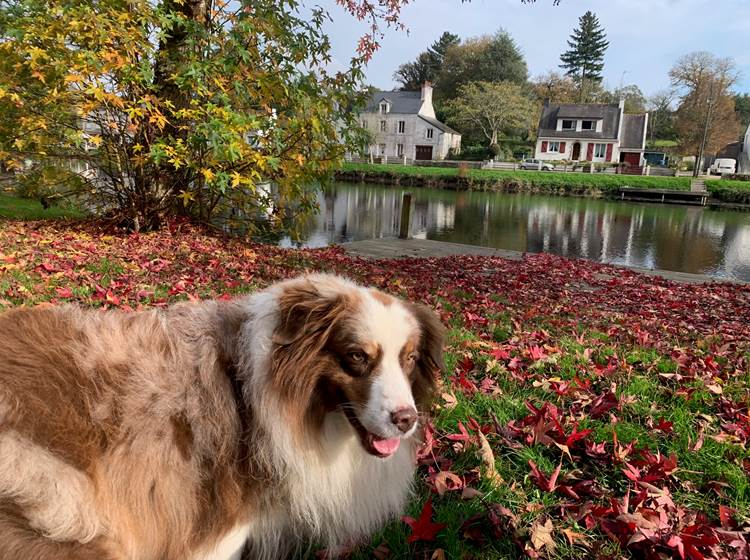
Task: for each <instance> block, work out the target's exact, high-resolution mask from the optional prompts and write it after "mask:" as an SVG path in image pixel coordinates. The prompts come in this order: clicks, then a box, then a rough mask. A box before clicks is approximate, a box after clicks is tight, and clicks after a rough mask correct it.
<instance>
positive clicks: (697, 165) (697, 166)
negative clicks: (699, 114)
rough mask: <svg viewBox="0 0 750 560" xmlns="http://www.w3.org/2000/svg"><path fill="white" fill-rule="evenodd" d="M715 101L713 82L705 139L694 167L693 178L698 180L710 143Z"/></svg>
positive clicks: (710, 91) (707, 112)
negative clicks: (709, 134)
mask: <svg viewBox="0 0 750 560" xmlns="http://www.w3.org/2000/svg"><path fill="white" fill-rule="evenodd" d="M713 99H714V84H713V82H711V88H710V89H709V90H708V101H707V103H708V108H707V109H706V125H705V127H704V129H703V139H702V140H701V146H700V149H699V150H698V160H697V161H696V162H695V166H694V167H693V177H694V178H697V177H698V175H699V174H700V170H701V169H702V167H703V164H702V162H703V154H704V152H705V151H706V142H707V141H708V129H709V127H710V126H711V113H712V112H713V108H714V107H713V106H714V104H713Z"/></svg>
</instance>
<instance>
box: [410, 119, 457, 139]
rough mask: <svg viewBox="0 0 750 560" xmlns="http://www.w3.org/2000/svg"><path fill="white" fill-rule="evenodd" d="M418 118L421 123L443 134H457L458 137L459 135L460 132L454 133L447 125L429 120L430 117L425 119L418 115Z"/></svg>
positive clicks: (435, 120)
mask: <svg viewBox="0 0 750 560" xmlns="http://www.w3.org/2000/svg"><path fill="white" fill-rule="evenodd" d="M419 118H420V119H422V120H423V121H425V122H427V123H429V124H431V125H432V126H434V127H435V128H437V129H439V130H442V131H443V132H447V133H448V134H459V135H460V134H461V133H460V132H456V131H455V130H453V129H452V128H451V127H449V126H448V125H447V124H443V123H441V122H440V121H439V120H437V119H431V118H430V117H425V116H424V115H419Z"/></svg>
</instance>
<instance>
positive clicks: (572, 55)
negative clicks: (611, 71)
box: [560, 11, 609, 91]
mask: <svg viewBox="0 0 750 560" xmlns="http://www.w3.org/2000/svg"><path fill="white" fill-rule="evenodd" d="M578 22H579V23H578V28H576V29H575V30H574V31H573V34H572V35H571V36H570V40H569V41H568V46H569V47H570V48H569V49H568V50H567V51H565V52H564V53H563V54H562V55H561V56H560V61H561V62H562V64H560V68H563V69H565V71H566V74H567V75H568V76H570V77H571V78H573V79H574V80H575V81H576V82H577V83H578V86H579V89H580V91H584V90H585V89H586V86H587V84H588V83H592V82H593V84H599V83H601V81H602V70H603V69H604V53H605V52H606V51H607V47H609V41H607V35H606V33H605V32H604V29H603V28H602V27H601V25H600V24H599V19H598V18H597V17H596V14H594V13H593V12H591V11H588V12H586V13H585V14H584V15H583V16H582V17H581V18H579V20H578Z"/></svg>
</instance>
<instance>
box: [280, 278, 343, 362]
mask: <svg viewBox="0 0 750 560" xmlns="http://www.w3.org/2000/svg"><path fill="white" fill-rule="evenodd" d="M347 301H348V300H347V298H346V295H345V294H343V293H336V292H333V293H331V292H328V293H326V294H324V293H322V291H321V290H320V287H319V286H318V285H317V284H316V283H315V282H313V281H312V280H309V279H307V278H303V279H300V280H299V281H297V282H293V283H291V284H289V285H288V286H285V287H284V288H283V290H282V292H281V294H280V296H279V300H278V302H279V324H278V325H277V327H276V330H275V331H274V333H273V342H274V344H275V345H276V346H289V345H291V344H294V343H299V342H303V341H304V342H307V343H311V342H313V341H315V342H318V343H321V348H322V344H325V341H326V340H327V338H328V335H329V334H330V332H331V330H332V329H333V327H334V326H335V324H336V323H337V322H338V321H339V320H340V319H341V318H342V316H343V315H342V312H343V311H344V309H345V307H346V304H347Z"/></svg>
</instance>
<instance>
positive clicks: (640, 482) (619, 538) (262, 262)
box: [0, 199, 750, 560]
mask: <svg viewBox="0 0 750 560" xmlns="http://www.w3.org/2000/svg"><path fill="white" fill-rule="evenodd" d="M0 200H4V199H0ZM37 211H39V209H38V208H37ZM217 263H220V266H217ZM305 271H307V272H309V271H319V272H333V273H338V274H345V275H346V276H348V277H350V278H352V279H354V280H358V281H360V282H362V283H363V284H366V285H371V286H375V287H378V288H380V289H383V290H385V291H388V292H390V293H392V294H394V295H396V296H401V297H405V298H407V299H409V300H413V301H421V302H423V303H425V304H427V305H429V306H431V307H432V308H434V309H436V310H439V312H440V315H441V319H442V322H443V323H444V324H445V325H446V327H447V328H448V339H447V345H446V356H445V358H446V364H445V367H444V369H443V377H442V381H443V385H442V388H441V390H440V391H439V393H438V395H437V398H436V402H435V406H434V407H433V408H432V410H431V413H432V414H431V421H430V423H429V424H428V426H429V430H428V433H430V434H431V436H430V439H429V440H428V441H429V443H426V444H425V446H424V447H423V448H422V449H421V450H420V458H419V469H418V472H417V475H416V478H415V482H414V496H413V499H412V500H411V501H410V503H409V504H408V506H407V508H406V511H405V512H404V513H405V514H406V515H408V516H410V517H411V518H415V519H416V518H418V517H420V513H422V512H427V515H426V521H427V522H428V524H437V525H432V528H433V529H434V531H425V530H424V523H423V524H422V525H423V528H422V530H419V531H415V530H413V529H412V528H411V527H410V526H408V525H407V524H406V523H405V522H404V521H403V520H401V519H394V520H392V522H391V523H389V524H388V525H387V526H386V527H385V528H384V529H383V530H382V531H380V532H379V533H378V534H376V535H373V536H372V538H371V539H369V540H368V541H366V542H364V543H362V547H361V549H360V550H358V551H357V552H356V553H355V554H354V555H353V556H352V560H367V559H370V558H373V557H376V558H388V559H389V560H409V559H412V558H424V559H431V558H434V559H440V558H449V559H452V558H461V559H467V560H468V559H470V558H472V559H482V560H493V559H497V560H500V559H519V560H520V559H522V558H530V557H531V558H541V559H544V560H568V559H571V558H591V559H592V560H593V559H602V560H603V559H605V558H612V559H615V558H616V559H618V560H619V559H624V560H641V559H644V558H657V556H656V555H654V554H652V553H653V551H654V550H657V551H658V554H659V556H658V558H663V559H665V560H666V559H670V560H678V559H679V560H685V559H686V558H689V559H692V560H697V559H699V558H706V559H707V560H708V559H713V560H718V559H719V558H742V557H743V556H741V553H742V551H743V550H746V548H743V549H742V550H738V548H739V547H740V546H741V547H746V546H747V542H746V536H745V535H747V534H750V533H748V532H747V531H748V529H749V528H750V416H748V404H750V323H748V321H747V320H745V318H746V317H747V316H748V312H749V310H750V288H748V287H747V286H744V285H735V284H718V283H716V284H701V285H688V284H677V283H673V282H668V281H666V280H663V279H661V278H658V277H647V276H642V275H640V274H637V273H635V272H632V271H629V270H626V269H621V268H617V267H613V266H608V265H601V264H597V263H594V262H591V261H584V260H578V261H573V260H568V259H565V258H562V257H555V256H552V255H546V254H538V255H527V256H526V257H525V258H524V259H523V260H521V261H510V260H504V259H499V258H485V257H473V256H467V257H445V258H436V259H399V260H372V261H370V260H362V259H357V258H353V257H351V256H349V255H347V254H346V253H344V251H343V250H342V249H341V248H340V247H334V248H324V249H315V250H309V249H301V250H285V249H282V248H279V247H276V246H273V245H260V244H251V243H246V242H244V241H242V240H240V239H236V238H229V237H223V236H216V235H212V234H211V233H210V232H207V231H204V230H201V229H199V228H197V227H194V226H190V225H188V224H183V225H181V227H180V228H169V227H165V228H163V229H162V230H161V231H158V232H150V233H142V234H139V235H127V234H124V233H123V232H118V231H112V230H108V229H106V228H103V227H102V225H101V224H98V223H95V222H87V221H79V222H75V223H61V222H53V221H49V222H46V223H44V222H36V223H34V224H28V223H25V222H23V221H10V220H5V221H0V310H2V309H6V308H10V307H14V306H20V305H26V306H28V305H35V304H39V303H42V302H50V303H53V304H60V303H65V302H77V303H79V304H81V305H85V306H91V307H100V306H105V307H119V308H122V309H124V310H128V311H130V310H133V309H136V308H138V307H141V306H142V307H149V306H163V305H166V304H168V303H171V302H176V301H181V300H186V299H201V298H219V297H221V298H226V297H229V296H232V295H238V294H242V293H247V292H252V291H254V290H257V289H258V288H262V287H264V286H267V285H269V284H271V283H273V282H276V281H278V280H280V279H284V278H288V277H290V276H293V275H296V274H300V273H302V272H305ZM558 469H559V470H558ZM556 471H557V474H555V473H556ZM448 476H450V477H452V478H450V479H447V478H446V477H448ZM441 477H442V478H441ZM446 479H447V480H450V481H451V482H452V485H450V486H449V485H447V484H446V483H445V480H446ZM440 481H443V482H440ZM456 481H457V482H456ZM464 488H467V489H468V490H464ZM428 504H429V505H428ZM429 508H433V510H434V511H433V513H432V514H430V510H429ZM347 513H348V512H347ZM657 523H658V527H657V528H656V529H654V526H656V525H657ZM545 527H548V530H545ZM428 529H429V526H428ZM682 539H684V540H685V541H686V542H688V543H692V544H691V546H693V547H694V551H695V552H694V553H691V555H690V556H688V555H683V554H681V553H680V548H679V546H680V545H681V543H682ZM386 551H387V552H386ZM305 558H311V559H312V558H314V556H313V555H312V554H310V555H308V556H305Z"/></svg>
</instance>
